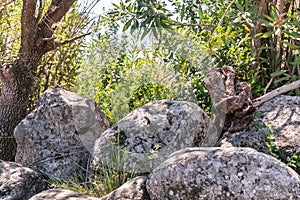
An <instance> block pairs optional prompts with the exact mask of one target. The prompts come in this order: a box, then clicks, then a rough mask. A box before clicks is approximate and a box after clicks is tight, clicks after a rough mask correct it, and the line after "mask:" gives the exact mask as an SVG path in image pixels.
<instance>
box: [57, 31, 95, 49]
mask: <svg viewBox="0 0 300 200" xmlns="http://www.w3.org/2000/svg"><path fill="white" fill-rule="evenodd" d="M90 34H92V32H89V33H85V34H83V35H79V36H77V37H74V38H71V39H69V40H65V41H63V42H56V43H55V46H56V48H57V47H60V46H62V45H65V44H69V43H71V42H74V41H75V40H78V39H81V38H83V37H85V36H87V35H90Z"/></svg>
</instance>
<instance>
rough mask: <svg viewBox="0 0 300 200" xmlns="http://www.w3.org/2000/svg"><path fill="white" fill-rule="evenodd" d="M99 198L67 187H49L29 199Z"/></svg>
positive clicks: (67, 199)
mask: <svg viewBox="0 0 300 200" xmlns="http://www.w3.org/2000/svg"><path fill="white" fill-rule="evenodd" d="M43 199H44V200H49V199H51V200H81V199H85V200H100V198H96V197H91V196H88V195H85V194H79V193H77V192H73V191H70V190H67V189H51V190H45V191H43V192H41V193H39V194H37V195H34V196H33V197H31V198H30V199H29V200H43Z"/></svg>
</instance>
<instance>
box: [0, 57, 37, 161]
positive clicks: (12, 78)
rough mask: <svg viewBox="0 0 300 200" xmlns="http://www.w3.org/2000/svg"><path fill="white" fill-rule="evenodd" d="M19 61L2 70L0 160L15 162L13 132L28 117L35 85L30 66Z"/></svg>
mask: <svg viewBox="0 0 300 200" xmlns="http://www.w3.org/2000/svg"><path fill="white" fill-rule="evenodd" d="M32 64H34V63H25V62H23V61H21V60H17V61H16V62H15V63H14V64H13V65H11V66H6V67H5V68H3V69H1V71H0V73H1V74H0V75H1V79H2V89H1V96H0V159H2V160H9V161H14V158H15V153H16V142H15V139H14V137H13V130H14V128H15V127H16V126H17V125H18V123H19V122H20V121H21V120H22V119H23V118H24V117H25V116H26V111H27V102H28V98H29V94H30V92H31V89H32V88H31V86H32V84H33V79H32V76H30V74H31V73H29V72H28V70H27V69H29V66H30V65H32Z"/></svg>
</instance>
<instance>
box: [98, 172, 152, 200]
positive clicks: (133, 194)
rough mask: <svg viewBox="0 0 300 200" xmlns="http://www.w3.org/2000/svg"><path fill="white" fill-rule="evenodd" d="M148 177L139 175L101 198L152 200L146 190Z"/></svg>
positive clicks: (106, 199) (107, 199)
mask: <svg viewBox="0 0 300 200" xmlns="http://www.w3.org/2000/svg"><path fill="white" fill-rule="evenodd" d="M146 180H147V178H146V177H143V176H138V177H135V178H134V179H132V180H130V181H128V182H126V183H125V184H123V185H122V186H121V187H119V188H118V189H116V190H114V191H112V192H111V193H109V194H107V195H105V196H104V197H101V200H151V199H150V197H149V194H148V193H147V190H146Z"/></svg>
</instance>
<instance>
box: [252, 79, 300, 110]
mask: <svg viewBox="0 0 300 200" xmlns="http://www.w3.org/2000/svg"><path fill="white" fill-rule="evenodd" d="M297 88H300V80H298V81H294V82H292V83H290V84H288V85H284V86H281V87H279V88H277V89H275V90H272V91H271V92H269V93H267V94H265V95H263V96H261V97H258V98H256V99H254V100H253V106H254V107H258V106H260V105H261V104H263V103H265V102H266V101H269V100H270V99H273V98H274V97H276V96H278V95H281V94H284V93H286V92H289V91H291V90H295V89H297Z"/></svg>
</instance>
